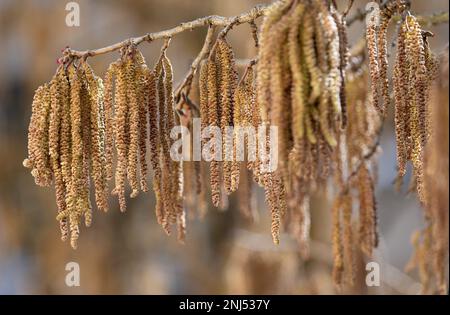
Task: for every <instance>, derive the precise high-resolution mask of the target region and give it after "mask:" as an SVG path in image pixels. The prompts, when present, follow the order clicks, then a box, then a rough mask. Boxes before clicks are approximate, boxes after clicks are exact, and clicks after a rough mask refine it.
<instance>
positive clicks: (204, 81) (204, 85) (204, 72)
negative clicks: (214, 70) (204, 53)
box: [199, 60, 209, 147]
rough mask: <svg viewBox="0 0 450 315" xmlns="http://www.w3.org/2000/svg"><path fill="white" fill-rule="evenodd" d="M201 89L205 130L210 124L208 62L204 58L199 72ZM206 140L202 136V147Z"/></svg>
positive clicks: (202, 126) (201, 116)
mask: <svg viewBox="0 0 450 315" xmlns="http://www.w3.org/2000/svg"><path fill="white" fill-rule="evenodd" d="M199 89H200V119H201V129H202V130H204V129H205V128H206V127H207V126H208V124H209V117H208V108H209V106H208V105H209V104H208V63H207V62H206V60H203V61H202V62H201V65H200V74H199ZM205 143H206V140H205V139H203V138H202V147H203V146H204V145H205Z"/></svg>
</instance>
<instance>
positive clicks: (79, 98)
mask: <svg viewBox="0 0 450 315" xmlns="http://www.w3.org/2000/svg"><path fill="white" fill-rule="evenodd" d="M107 114H108V110H107V109H105V106H104V103H103V83H102V80H101V79H100V78H98V77H96V76H95V75H94V73H93V71H92V69H91V68H90V66H89V65H88V64H87V63H86V62H85V61H83V60H80V61H79V62H78V63H77V64H75V63H74V62H69V63H64V64H61V65H60V66H59V67H58V69H57V71H56V74H55V75H54V77H53V79H52V80H51V81H50V82H49V83H46V84H44V85H42V86H41V87H39V88H38V89H37V91H36V93H35V96H34V100H33V105H32V116H31V121H30V125H29V132H28V158H27V159H25V160H24V165H25V166H26V167H28V168H31V169H32V170H31V174H32V175H33V176H34V178H35V181H36V184H38V185H41V186H50V185H51V184H52V183H53V184H54V186H55V190H56V201H57V206H58V216H57V219H58V221H59V222H60V227H61V233H62V239H63V240H66V239H67V238H68V236H69V234H70V242H71V245H72V247H74V248H76V246H77V239H78V235H79V223H80V220H81V218H82V217H83V216H84V218H85V223H86V226H89V225H90V224H91V221H92V206H91V201H90V197H89V196H90V187H89V186H90V178H92V181H93V183H94V188H95V201H96V204H97V207H98V208H99V209H101V210H104V211H106V210H107V208H108V204H107V186H106V181H107V171H106V170H107V168H106V163H107V159H106V157H107V152H106V151H105V146H104V143H105V142H107V143H108V142H111V141H112V139H110V138H109V137H110V134H109V133H107V132H105V131H106V128H107V127H108V126H105V115H107Z"/></svg>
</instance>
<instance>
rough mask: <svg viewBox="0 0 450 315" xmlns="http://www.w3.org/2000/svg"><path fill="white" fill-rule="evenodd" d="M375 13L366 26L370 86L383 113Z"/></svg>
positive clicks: (375, 103)
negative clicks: (380, 99)
mask: <svg viewBox="0 0 450 315" xmlns="http://www.w3.org/2000/svg"><path fill="white" fill-rule="evenodd" d="M375 18H376V17H375V14H374V15H373V16H372V17H371V18H370V21H369V23H367V27H366V42H367V50H368V56H369V70H370V86H371V90H372V103H373V105H374V106H375V108H376V109H377V110H378V112H379V113H381V114H383V113H384V112H383V107H382V105H380V101H379V81H380V77H379V73H380V68H379V62H378V60H379V57H378V47H377V42H378V40H377V25H376V21H375Z"/></svg>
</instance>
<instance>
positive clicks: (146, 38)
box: [68, 4, 273, 58]
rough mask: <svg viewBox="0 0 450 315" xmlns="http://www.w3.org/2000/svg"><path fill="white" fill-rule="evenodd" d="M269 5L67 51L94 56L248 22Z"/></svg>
mask: <svg viewBox="0 0 450 315" xmlns="http://www.w3.org/2000/svg"><path fill="white" fill-rule="evenodd" d="M271 6H273V4H270V5H261V4H260V5H257V6H255V7H253V8H252V9H250V10H249V11H247V12H244V13H242V14H240V15H237V16H232V17H224V16H218V15H210V16H205V17H202V18H198V19H196V20H193V21H190V22H184V23H181V24H180V25H178V26H176V27H173V28H171V29H168V30H165V31H160V32H156V33H148V34H145V35H143V36H140V37H134V38H130V39H126V40H124V41H121V42H119V43H115V44H112V45H110V46H106V47H102V48H98V49H93V50H84V51H79V50H72V49H69V50H68V51H69V54H70V55H71V56H72V57H78V58H82V57H94V56H98V55H102V54H106V53H110V52H113V51H116V50H119V49H121V48H122V47H124V46H127V45H129V44H130V42H131V43H133V44H135V45H139V44H141V43H142V42H151V41H154V40H157V39H163V38H169V37H173V36H175V35H177V34H180V33H182V32H185V31H188V30H189V31H190V30H193V29H195V28H198V27H203V26H208V25H214V26H228V25H230V24H231V23H233V25H232V26H234V25H239V24H243V23H248V22H250V21H253V20H255V19H257V18H259V17H260V16H263V15H264V14H265V13H266V12H268V10H269V9H270V7H271Z"/></svg>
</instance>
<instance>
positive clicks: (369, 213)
mask: <svg viewBox="0 0 450 315" xmlns="http://www.w3.org/2000/svg"><path fill="white" fill-rule="evenodd" d="M358 187H359V207H360V210H359V212H360V218H359V221H360V223H359V242H360V247H361V250H362V251H363V252H364V253H365V254H366V255H367V256H369V257H370V256H371V255H372V252H373V249H374V248H376V247H377V246H378V234H377V209H376V203H375V196H374V187H373V179H372V177H371V176H370V173H369V170H368V169H367V166H366V165H365V164H363V165H362V166H361V168H360V169H359V174H358Z"/></svg>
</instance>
